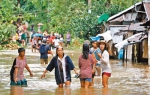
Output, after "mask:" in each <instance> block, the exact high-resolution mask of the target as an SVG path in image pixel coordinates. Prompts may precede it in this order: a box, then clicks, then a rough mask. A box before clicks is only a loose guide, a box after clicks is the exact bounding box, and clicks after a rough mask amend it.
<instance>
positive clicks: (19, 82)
mask: <svg viewBox="0 0 150 95" xmlns="http://www.w3.org/2000/svg"><path fill="white" fill-rule="evenodd" d="M10 85H18V86H27V80H26V79H23V80H20V81H17V83H15V82H14V81H11V82H10Z"/></svg>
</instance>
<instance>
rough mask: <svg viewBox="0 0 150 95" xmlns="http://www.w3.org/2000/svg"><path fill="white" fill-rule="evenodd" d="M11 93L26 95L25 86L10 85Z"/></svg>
mask: <svg viewBox="0 0 150 95" xmlns="http://www.w3.org/2000/svg"><path fill="white" fill-rule="evenodd" d="M10 95H24V90H23V87H20V86H10Z"/></svg>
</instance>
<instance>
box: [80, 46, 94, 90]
mask: <svg viewBox="0 0 150 95" xmlns="http://www.w3.org/2000/svg"><path fill="white" fill-rule="evenodd" d="M93 64H95V61H94V59H93V56H92V55H91V54H90V53H89V45H88V44H83V50H82V54H81V55H80V56H79V61H78V65H79V69H80V76H79V78H80V83H81V87H84V88H88V87H89V86H90V82H91V81H92V73H94V69H95V68H92V67H93Z"/></svg>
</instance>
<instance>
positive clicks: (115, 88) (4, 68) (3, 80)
mask: <svg viewBox="0 0 150 95" xmlns="http://www.w3.org/2000/svg"><path fill="white" fill-rule="evenodd" d="M53 52H55V51H53ZM65 53H66V54H67V55H69V56H70V57H71V59H72V60H73V63H74V64H75V67H76V68H77V70H79V69H78V56H79V54H80V52H79V51H71V50H70V51H66V50H65ZM17 55H18V53H17V50H7V51H5V50H3V51H0V95H150V70H149V67H148V66H147V65H143V64H141V63H131V62H127V63H124V64H123V63H122V61H121V60H112V59H111V60H110V63H111V67H112V75H111V77H110V79H109V88H108V89H103V87H102V84H101V77H97V76H96V77H95V81H94V82H95V84H94V87H90V88H89V89H83V88H81V87H80V81H79V79H76V78H74V76H75V74H74V72H73V71H72V72H71V73H72V83H71V87H70V88H58V87H57V85H56V82H55V78H54V70H53V71H52V72H48V73H47V74H46V77H45V78H43V79H40V77H41V75H42V73H43V71H44V70H45V68H46V67H47V65H41V64H40V59H39V53H31V50H30V49H27V50H26V57H27V62H28V65H29V67H30V69H31V71H32V72H33V75H34V76H33V77H29V73H28V72H27V70H26V69H25V77H26V79H27V81H28V87H17V86H12V87H11V86H10V76H9V73H10V69H11V66H12V63H13V60H14V58H15V57H16V56H17ZM51 58H52V57H51V56H49V60H50V59H51Z"/></svg>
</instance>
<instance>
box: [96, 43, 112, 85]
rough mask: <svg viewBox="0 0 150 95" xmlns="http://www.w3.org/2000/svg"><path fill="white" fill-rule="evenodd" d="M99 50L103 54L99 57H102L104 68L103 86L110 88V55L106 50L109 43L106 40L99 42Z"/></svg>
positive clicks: (99, 54)
mask: <svg viewBox="0 0 150 95" xmlns="http://www.w3.org/2000/svg"><path fill="white" fill-rule="evenodd" d="M99 48H100V50H101V53H98V56H99V57H100V62H101V68H102V85H103V86H104V87H108V79H109V77H110V76H111V67H110V62H109V53H108V51H107V50H106V48H107V43H106V41H105V40H101V41H99Z"/></svg>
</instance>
